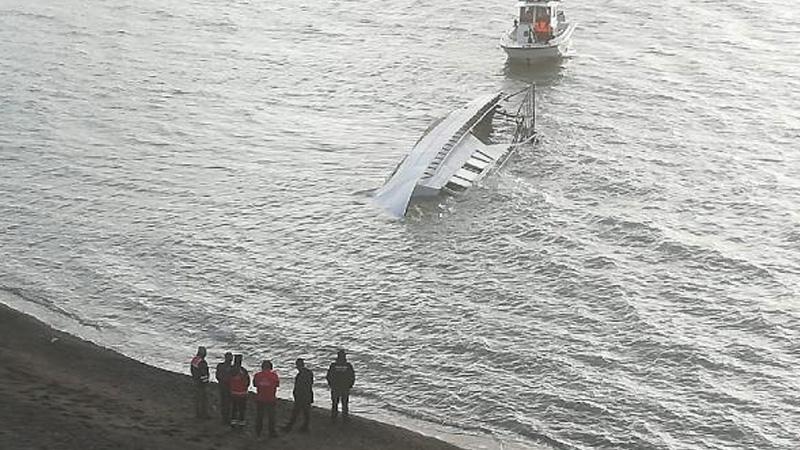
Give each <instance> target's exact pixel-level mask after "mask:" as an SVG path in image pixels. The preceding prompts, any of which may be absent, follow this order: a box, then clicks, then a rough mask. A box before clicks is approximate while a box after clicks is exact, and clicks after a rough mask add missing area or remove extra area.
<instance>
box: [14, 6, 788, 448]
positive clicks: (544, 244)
mask: <svg viewBox="0 0 800 450" xmlns="http://www.w3.org/2000/svg"><path fill="white" fill-rule="evenodd" d="M567 6H568V10H567V14H568V16H569V17H571V18H573V19H576V20H578V21H579V22H580V27H579V29H578V31H577V32H576V36H575V41H574V55H573V56H572V57H571V58H569V59H568V60H565V61H564V62H563V63H562V64H561V65H560V66H555V67H548V68H545V69H541V70H535V71H532V70H530V69H526V68H519V67H511V66H507V65H506V63H505V57H504V54H503V53H502V51H501V50H500V49H499V48H498V45H497V44H498V39H499V35H500V33H501V32H502V31H503V30H505V29H506V28H507V27H508V25H509V24H510V22H511V18H512V15H513V2H511V1H500V0H484V1H478V0H466V1H462V2H458V3H455V4H454V3H452V2H433V1H417V0H415V1H410V0H399V1H393V2H388V3H387V2H377V1H373V0H364V1H357V2H356V1H325V0H323V1H315V2H293V1H288V0H284V1H278V2H247V1H238V2H227V1H225V2H223V1H215V0H195V1H187V2H178V1H166V2H165V1H152V0H145V1H136V2H133V1H130V0H110V1H105V2H88V3H87V2H77V1H74V0H66V1H58V2H56V1H38V2H22V1H18V0H3V1H0V164H2V166H0V168H1V171H0V194H2V195H0V248H2V253H3V258H2V260H0V286H2V289H3V290H4V291H5V292H6V293H14V294H17V295H19V296H21V297H15V298H17V300H15V301H14V302H15V303H14V302H12V303H14V304H16V306H18V307H25V304H36V305H38V308H40V309H41V308H44V309H46V310H49V311H51V312H52V313H53V315H54V316H57V317H67V318H70V320H71V321H72V322H74V323H75V325H74V327H75V330H76V331H78V332H80V329H85V330H94V331H93V332H94V333H95V334H94V335H95V336H96V337H97V339H98V340H100V341H101V342H102V343H105V344H106V345H110V346H113V347H115V348H117V349H120V350H122V351H124V352H126V353H128V354H131V355H134V356H138V357H141V358H143V359H146V360H149V361H151V362H157V363H163V364H166V365H167V366H170V367H173V368H176V369H179V370H184V369H185V367H184V363H185V361H184V360H186V358H187V355H190V354H191V351H192V350H193V347H194V345H196V343H198V342H206V343H208V344H209V345H210V346H212V347H213V349H212V353H213V354H214V355H216V354H217V353H219V352H220V351H222V350H223V349H228V348H234V349H237V350H241V351H243V352H245V353H246V354H248V355H250V358H249V363H250V365H251V366H255V364H256V361H257V359H260V358H261V357H264V356H270V357H272V358H273V359H274V360H276V362H278V365H279V368H280V369H281V370H282V372H283V373H284V374H285V375H290V374H291V370H290V367H291V361H293V359H294V358H295V357H296V356H297V355H299V354H303V355H306V356H309V357H310V358H311V359H312V364H313V365H314V367H316V368H317V369H319V370H321V369H322V368H324V366H325V365H326V364H327V358H328V357H329V355H330V354H331V352H332V351H333V350H334V349H335V348H336V347H337V346H339V345H342V346H345V347H347V348H348V349H349V350H350V351H351V353H352V359H353V361H354V363H355V365H356V367H357V369H358V371H359V374H360V380H359V383H358V391H359V398H360V400H356V402H355V405H354V406H355V407H356V408H357V409H359V410H360V411H362V412H390V413H392V414H394V415H395V416H397V415H399V416H404V417H414V418H417V419H422V420H424V421H430V422H434V423H444V424H447V425H450V426H453V427H455V428H457V429H461V430H464V431H463V432H464V433H467V434H477V435H491V436H492V437H493V438H494V439H496V440H498V441H500V442H503V443H506V444H508V443H512V442H517V443H520V445H522V446H529V445H534V443H544V444H546V445H548V446H555V447H559V448H665V449H666V448H673V449H729V448H758V449H788V448H796V446H797V445H798V442H800V394H798V392H800V377H799V376H798V375H800V369H799V368H800V178H798V174H800V151H798V142H799V139H800V113H799V112H798V111H799V109H798V106H800V105H799V104H798V103H799V102H800V69H798V67H800V66H798V61H800V26H798V25H797V23H798V19H800V16H798V12H797V8H796V4H795V2H792V1H789V0H782V1H769V2H768V1H763V0H757V1H753V0H747V1H744V0H733V1H721V0H719V1H713V0H707V1H699V2H688V1H687V0H676V1H673V2H664V1H661V0H636V1H634V2H623V1H617V0H610V1H607V2H599V3H598V2H577V1H573V2H568V3H567ZM762 15H763V16H762ZM754 17H763V19H764V20H760V19H759V20H754V19H753V18H754ZM526 81H537V82H538V86H539V88H538V100H539V114H540V121H539V127H540V131H541V133H542V134H543V139H542V142H541V143H540V144H539V145H538V146H537V147H535V148H533V149H527V150H525V151H523V152H521V153H520V154H519V155H518V156H517V157H515V159H514V160H512V162H511V163H510V164H509V165H508V166H507V167H506V168H505V169H504V170H503V171H502V172H501V173H499V174H497V175H496V176H494V177H493V178H491V179H490V180H488V181H487V183H486V184H485V185H484V186H483V187H482V188H480V189H477V190H475V191H473V192H471V193H469V194H468V195H466V196H464V197H462V198H459V199H451V200H447V201H444V202H443V204H442V205H441V206H440V207H439V208H438V209H437V208H426V209H422V210H415V211H412V214H411V217H410V218H408V219H407V220H406V221H404V222H395V221H391V220H389V219H387V218H386V217H385V216H384V215H382V214H381V213H380V212H379V211H377V210H376V209H375V208H374V207H373V206H372V205H371V203H370V198H369V193H370V192H371V190H372V189H375V188H376V187H378V186H380V185H381V183H382V182H383V180H384V178H385V176H386V175H387V174H388V172H389V171H390V170H391V169H392V168H393V167H394V165H395V164H396V163H397V161H398V160H399V159H400V158H401V157H402V155H404V154H405V152H406V151H407V150H408V149H409V148H410V146H411V145H412V144H413V142H414V141H415V140H416V138H417V137H418V136H419V134H420V133H421V132H422V131H423V130H424V129H425V128H426V126H427V125H428V124H429V123H430V122H431V121H432V120H433V119H435V118H436V117H438V116H440V115H442V114H444V113H446V112H447V111H448V110H449V109H451V108H453V107H456V106H458V105H460V104H462V103H464V102H466V101H468V100H471V99H472V98H474V97H475V96H477V95H479V94H482V93H485V92H490V91H493V90H498V89H506V90H511V89H517V88H520V87H522V86H524V83H525V82H526ZM19 298H23V299H24V300H19ZM87 332H88V331H87Z"/></svg>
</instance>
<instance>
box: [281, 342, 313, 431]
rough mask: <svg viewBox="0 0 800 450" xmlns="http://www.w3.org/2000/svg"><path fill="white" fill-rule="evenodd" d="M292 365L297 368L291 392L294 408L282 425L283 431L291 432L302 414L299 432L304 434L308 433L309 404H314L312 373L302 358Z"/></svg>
mask: <svg viewBox="0 0 800 450" xmlns="http://www.w3.org/2000/svg"><path fill="white" fill-rule="evenodd" d="M294 365H295V367H297V375H296V376H295V377H294V390H293V391H292V395H293V396H294V406H293V407H292V417H291V418H290V419H289V422H288V423H287V424H286V425H284V427H283V431H284V432H289V431H292V427H294V422H295V421H296V420H297V416H299V415H300V414H303V424H302V425H300V431H301V432H303V433H305V432H307V431H308V426H309V421H310V417H311V404H312V403H314V373H313V372H311V370H310V369H308V368H306V363H305V361H304V360H303V358H297V361H295V363H294Z"/></svg>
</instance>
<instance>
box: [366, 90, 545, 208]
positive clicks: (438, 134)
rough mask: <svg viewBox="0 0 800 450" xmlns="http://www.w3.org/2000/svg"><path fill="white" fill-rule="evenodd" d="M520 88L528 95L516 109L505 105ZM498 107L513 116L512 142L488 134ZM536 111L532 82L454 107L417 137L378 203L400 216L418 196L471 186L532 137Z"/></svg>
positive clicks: (387, 182)
mask: <svg viewBox="0 0 800 450" xmlns="http://www.w3.org/2000/svg"><path fill="white" fill-rule="evenodd" d="M520 94H525V97H524V100H523V101H522V102H521V103H520V105H519V108H518V109H517V110H516V112H515V113H511V114H509V113H506V112H504V111H502V108H501V106H502V104H504V103H505V102H507V101H508V99H509V98H512V97H516V96H518V95H520ZM497 113H499V114H500V115H501V116H503V117H505V118H508V117H511V118H512V120H513V121H514V132H513V138H512V139H511V141H510V142H507V143H499V144H496V143H493V142H492V141H491V139H490V135H491V134H492V126H493V120H494V117H495V115H496V114H497ZM534 114H535V108H534V89H533V86H530V87H528V88H526V89H524V90H522V91H520V92H517V93H515V94H511V95H508V96H504V94H503V93H496V94H490V95H485V96H481V97H479V98H477V99H476V100H473V101H472V102H470V103H468V104H467V105H465V106H463V107H461V108H458V109H456V110H454V111H452V112H451V113H450V114H448V115H447V116H445V117H444V118H443V119H441V120H440V121H438V122H436V123H435V124H434V125H432V126H431V127H430V128H429V129H428V131H427V132H426V133H425V134H423V136H422V137H421V138H420V139H419V141H417V143H416V144H415V145H414V147H413V148H412V149H411V152H409V154H408V155H407V156H406V157H405V158H403V160H402V161H401V162H400V164H398V166H397V168H395V170H394V172H392V175H391V176H390V177H389V179H388V180H387V181H386V183H385V184H384V185H383V187H381V188H380V189H378V191H377V192H376V193H375V203H377V204H378V205H379V206H381V207H382V208H383V209H385V210H386V211H387V212H388V213H389V214H391V215H392V216H394V217H397V218H400V217H403V216H405V214H406V212H407V210H408V205H409V204H410V203H411V202H412V201H413V200H414V199H425V198H431V197H435V196H438V195H439V194H441V193H449V194H457V193H460V192H463V191H465V190H467V189H468V188H470V187H472V186H474V185H475V184H477V183H478V182H479V181H480V180H481V179H482V178H483V177H484V176H486V175H487V174H488V173H489V172H490V171H492V170H493V169H494V168H495V167H497V166H501V165H502V164H503V163H504V162H505V161H506V160H507V158H508V154H509V153H510V152H511V151H512V150H513V149H514V148H516V146H517V145H522V144H524V143H527V142H530V141H531V140H532V139H533V137H534V135H535V132H534V120H535V117H534Z"/></svg>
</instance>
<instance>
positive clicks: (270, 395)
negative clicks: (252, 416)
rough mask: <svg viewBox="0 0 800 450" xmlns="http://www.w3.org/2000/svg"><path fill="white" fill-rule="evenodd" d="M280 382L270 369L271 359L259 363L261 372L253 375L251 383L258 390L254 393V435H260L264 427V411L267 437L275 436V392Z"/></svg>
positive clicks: (276, 434) (276, 400)
mask: <svg viewBox="0 0 800 450" xmlns="http://www.w3.org/2000/svg"><path fill="white" fill-rule="evenodd" d="M280 384H281V382H280V379H278V374H277V373H276V372H275V371H274V370H272V361H264V362H262V363H261V372H258V373H257V374H256V376H255V377H253V385H254V386H255V387H256V389H257V390H258V393H257V394H256V436H261V429H262V428H263V427H264V411H265V410H266V412H267V429H268V430H269V437H277V436H278V433H277V432H276V431H275V406H276V405H277V403H278V398H277V397H276V393H277V391H278V386H280Z"/></svg>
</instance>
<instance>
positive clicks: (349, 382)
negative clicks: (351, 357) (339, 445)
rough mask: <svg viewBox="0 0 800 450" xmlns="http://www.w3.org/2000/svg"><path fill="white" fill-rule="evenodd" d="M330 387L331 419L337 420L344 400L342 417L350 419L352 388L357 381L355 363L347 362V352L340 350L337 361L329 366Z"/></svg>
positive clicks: (345, 419)
mask: <svg viewBox="0 0 800 450" xmlns="http://www.w3.org/2000/svg"><path fill="white" fill-rule="evenodd" d="M325 379H327V380H328V387H330V389H331V421H332V422H336V416H338V415H339V402H340V401H341V402H342V419H344V421H345V422H348V421H349V420H350V389H352V388H353V384H354V383H355V382H356V372H355V370H353V365H352V364H350V363H349V362H347V354H346V353H345V352H344V350H339V353H338V354H337V355H336V361H335V362H334V363H333V364H331V366H330V367H329V368H328V374H327V375H326V376H325Z"/></svg>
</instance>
